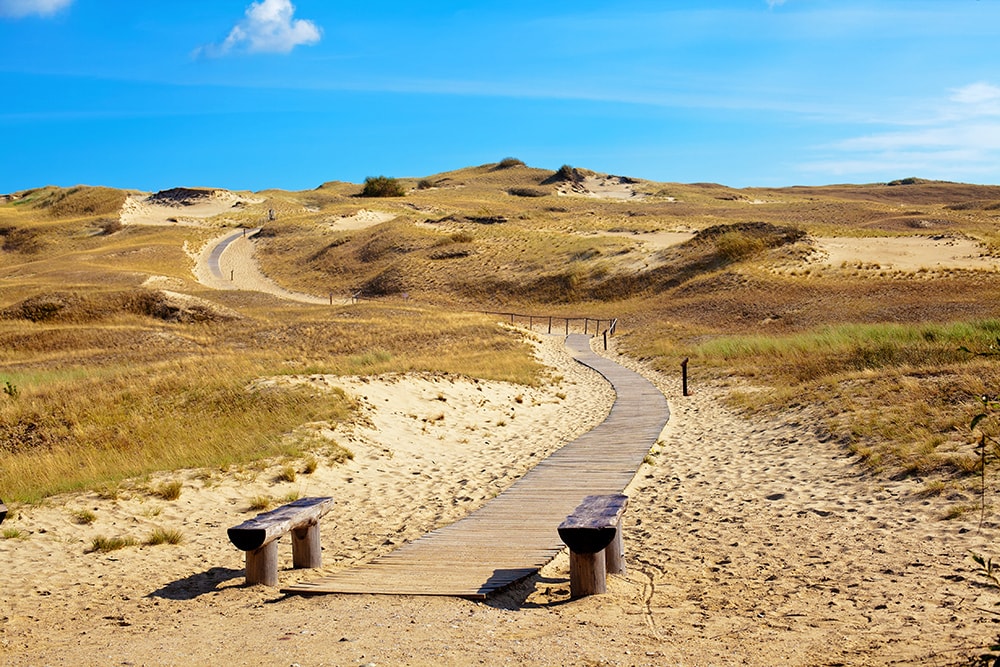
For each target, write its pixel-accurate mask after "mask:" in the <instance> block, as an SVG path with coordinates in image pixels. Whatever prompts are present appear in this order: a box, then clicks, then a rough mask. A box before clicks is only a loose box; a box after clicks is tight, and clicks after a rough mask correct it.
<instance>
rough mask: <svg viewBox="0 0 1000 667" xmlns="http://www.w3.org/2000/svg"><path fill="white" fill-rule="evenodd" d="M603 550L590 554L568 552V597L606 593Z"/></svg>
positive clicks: (605, 567)
mask: <svg viewBox="0 0 1000 667" xmlns="http://www.w3.org/2000/svg"><path fill="white" fill-rule="evenodd" d="M606 569H607V566H606V565H605V561H604V550H601V551H598V552H596V553H592V554H578V553H576V552H574V551H570V552H569V596H570V597H571V598H582V597H585V596H587V595H600V594H602V593H607V591H608V578H607V575H606Z"/></svg>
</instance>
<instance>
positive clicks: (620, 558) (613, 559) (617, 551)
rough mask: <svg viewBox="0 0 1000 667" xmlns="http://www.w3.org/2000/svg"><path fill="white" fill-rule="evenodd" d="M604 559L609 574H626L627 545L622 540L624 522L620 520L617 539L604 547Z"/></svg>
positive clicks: (616, 532) (616, 533)
mask: <svg viewBox="0 0 1000 667" xmlns="http://www.w3.org/2000/svg"><path fill="white" fill-rule="evenodd" d="M604 560H605V562H606V563H607V570H608V574H625V547H624V543H623V540H622V523H621V521H619V522H618V530H617V531H615V539H613V540H611V544H609V545H608V546H607V547H606V548H605V549H604Z"/></svg>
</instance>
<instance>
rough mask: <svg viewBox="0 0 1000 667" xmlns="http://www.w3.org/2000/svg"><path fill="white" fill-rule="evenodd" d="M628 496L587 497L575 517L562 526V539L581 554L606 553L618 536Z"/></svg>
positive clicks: (570, 516) (573, 515)
mask: <svg viewBox="0 0 1000 667" xmlns="http://www.w3.org/2000/svg"><path fill="white" fill-rule="evenodd" d="M627 506H628V496H626V495H624V494H620V493H616V494H610V495H606V496H587V497H586V498H584V499H583V502H581V503H580V505H579V506H577V508H576V509H574V510H573V513H572V514H570V515H569V516H567V517H566V519H565V520H564V521H563V522H562V523H561V524H559V537H560V538H561V539H562V541H563V542H565V543H566V546H568V547H569V548H570V551H573V552H575V553H578V554H592V553H596V552H598V551H603V550H604V549H605V547H607V546H608V545H609V544H611V541H612V540H613V539H614V538H615V536H616V534H617V533H618V524H619V523H620V522H621V517H622V513H624V512H625V508H626V507H627Z"/></svg>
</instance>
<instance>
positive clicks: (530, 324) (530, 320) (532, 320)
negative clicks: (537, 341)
mask: <svg viewBox="0 0 1000 667" xmlns="http://www.w3.org/2000/svg"><path fill="white" fill-rule="evenodd" d="M534 330H535V318H534V317H532V316H531V315H528V331H534Z"/></svg>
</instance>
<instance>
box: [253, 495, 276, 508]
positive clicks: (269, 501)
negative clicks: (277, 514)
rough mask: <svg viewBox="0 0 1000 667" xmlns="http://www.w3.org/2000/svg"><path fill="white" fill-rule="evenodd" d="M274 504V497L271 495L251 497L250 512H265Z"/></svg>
mask: <svg viewBox="0 0 1000 667" xmlns="http://www.w3.org/2000/svg"><path fill="white" fill-rule="evenodd" d="M272 505H274V498H272V497H271V496H254V497H253V498H251V499H250V503H249V504H248V505H247V508H248V510H249V511H250V512H265V511H267V510H269V509H270V508H271V506H272Z"/></svg>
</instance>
